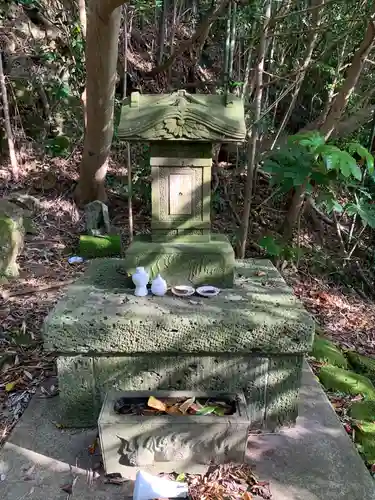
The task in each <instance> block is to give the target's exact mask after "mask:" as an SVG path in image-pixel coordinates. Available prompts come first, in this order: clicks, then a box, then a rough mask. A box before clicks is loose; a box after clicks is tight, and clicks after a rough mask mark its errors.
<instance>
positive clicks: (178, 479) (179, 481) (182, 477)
mask: <svg viewBox="0 0 375 500" xmlns="http://www.w3.org/2000/svg"><path fill="white" fill-rule="evenodd" d="M185 478H186V476H185V473H184V472H181V474H179V475H178V476H177V477H176V481H177V482H178V483H183V482H184V481H185Z"/></svg>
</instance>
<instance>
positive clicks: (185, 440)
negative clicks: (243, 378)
mask: <svg viewBox="0 0 375 500" xmlns="http://www.w3.org/2000/svg"><path fill="white" fill-rule="evenodd" d="M149 395H150V393H149V392H142V391H137V392H121V391H110V392H109V393H107V395H106V397H105V400H104V404H103V408H102V411H101V414H100V417H99V421H98V426H99V433H100V442H101V449H102V454H103V462H104V468H105V471H106V472H107V473H108V474H110V473H114V472H119V473H124V472H126V465H128V466H142V467H144V466H153V465H155V464H156V463H160V462H163V463H164V468H165V472H173V471H174V470H175V466H176V464H179V465H180V466H182V463H183V467H184V470H185V472H190V471H191V470H192V468H193V469H194V468H195V467H196V465H202V464H205V465H209V464H210V463H214V464H219V463H227V462H237V463H243V461H244V458H245V451H246V443H247V437H248V427H249V417H248V415H247V411H246V403H245V399H244V396H243V394H228V393H215V392H193V391H189V392H186V391H156V392H153V396H155V397H156V398H158V399H160V398H168V399H169V398H179V397H182V398H189V397H192V396H195V397H196V398H201V399H204V400H207V399H209V398H210V397H219V398H223V399H224V398H225V397H227V398H229V399H232V400H234V401H236V413H235V414H234V415H229V416H224V417H217V416H212V415H199V416H194V415H185V416H179V417H173V416H170V415H161V416H142V415H118V414H116V413H115V412H114V410H113V407H114V404H115V402H116V400H117V399H119V398H145V399H146V400H147V398H148V397H149ZM181 462H182V463H181ZM124 466H125V467H124Z"/></svg>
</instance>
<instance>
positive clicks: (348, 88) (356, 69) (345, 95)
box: [283, 16, 375, 241]
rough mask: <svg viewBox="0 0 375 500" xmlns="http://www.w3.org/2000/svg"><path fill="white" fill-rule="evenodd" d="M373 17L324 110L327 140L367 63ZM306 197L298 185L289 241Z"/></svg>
mask: <svg viewBox="0 0 375 500" xmlns="http://www.w3.org/2000/svg"><path fill="white" fill-rule="evenodd" d="M373 17H374V16H372V17H371V19H370V22H369V24H368V26H367V30H366V34H365V36H364V39H363V41H362V42H361V44H360V46H359V47H358V49H357V51H356V52H355V53H354V56H353V59H352V62H351V65H350V67H349V69H348V72H347V75H346V78H345V80H344V83H343V85H342V87H341V89H340V90H339V92H338V93H337V95H336V96H335V98H334V99H333V101H332V106H331V108H330V110H329V111H328V113H327V112H326V111H324V112H323V115H322V118H321V119H322V120H323V123H321V125H320V127H319V130H320V132H321V133H322V134H323V135H324V136H325V138H326V140H327V139H329V137H330V136H331V135H332V133H333V131H334V130H335V127H336V126H337V124H338V122H339V120H340V118H341V116H342V114H343V112H344V110H345V108H346V105H347V103H348V100H349V97H350V96H351V94H352V92H353V90H354V88H355V86H356V84H357V82H358V78H359V76H360V74H361V72H362V69H363V66H364V64H365V61H366V58H367V56H368V54H369V52H370V50H371V49H372V47H373V46H374V41H375V26H374V20H373ZM304 198H305V190H304V186H297V188H296V190H295V192H294V195H293V198H292V203H291V206H290V208H289V210H288V213H287V215H286V218H285V221H284V224H283V237H284V240H285V241H289V240H290V238H291V237H292V233H293V228H294V226H295V224H296V222H297V219H298V216H299V213H300V211H301V209H302V207H303V202H304Z"/></svg>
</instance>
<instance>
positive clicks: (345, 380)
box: [319, 365, 375, 400]
mask: <svg viewBox="0 0 375 500" xmlns="http://www.w3.org/2000/svg"><path fill="white" fill-rule="evenodd" d="M319 379H320V382H321V383H322V384H323V386H324V387H325V388H326V389H327V390H329V391H338V392H343V393H345V394H352V395H353V396H355V395H357V394H363V395H364V396H365V397H366V398H367V399H374V400H375V387H374V386H373V384H372V382H371V380H369V379H368V378H367V377H365V376H363V375H359V374H358V373H354V372H351V371H349V370H343V369H342V368H339V367H337V366H333V365H325V366H322V367H321V369H320V371H319Z"/></svg>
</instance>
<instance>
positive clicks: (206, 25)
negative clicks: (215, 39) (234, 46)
mask: <svg viewBox="0 0 375 500" xmlns="http://www.w3.org/2000/svg"><path fill="white" fill-rule="evenodd" d="M228 3H229V0H217V1H216V3H215V6H214V8H213V10H212V12H211V13H210V14H209V15H208V16H206V17H205V18H204V20H203V21H202V23H201V24H200V25H199V26H198V27H197V29H196V30H195V33H194V35H193V36H192V38H191V39H190V40H184V41H182V42H181V43H180V45H179V47H177V48H176V50H175V51H174V52H173V54H171V55H170V57H169V58H168V59H167V60H166V61H165V62H164V63H163V64H160V65H158V66H156V68H154V69H152V70H151V71H150V72H149V73H148V75H149V76H155V75H157V74H159V73H162V72H163V71H167V69H168V68H169V67H170V66H172V64H173V63H174V61H175V59H176V57H177V56H178V55H179V54H183V53H184V52H185V51H186V50H188V49H190V47H192V46H193V45H194V44H195V43H197V42H198V41H199V43H200V46H201V47H202V46H203V44H204V42H205V40H206V38H207V36H208V33H209V31H210V28H211V26H212V24H213V23H214V22H215V21H216V20H217V19H218V18H219V17H220V16H221V14H222V13H223V11H224V9H225V7H226V6H227V5H228Z"/></svg>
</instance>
